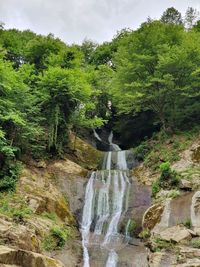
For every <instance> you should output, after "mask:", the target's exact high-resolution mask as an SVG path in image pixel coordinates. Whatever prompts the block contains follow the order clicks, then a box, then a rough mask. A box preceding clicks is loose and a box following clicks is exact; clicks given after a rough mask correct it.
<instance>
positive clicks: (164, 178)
mask: <svg viewBox="0 0 200 267" xmlns="http://www.w3.org/2000/svg"><path fill="white" fill-rule="evenodd" d="M160 170H161V175H160V178H159V185H160V187H162V188H164V189H172V188H174V187H177V186H178V185H179V182H180V178H179V176H178V174H177V173H176V172H175V171H172V170H171V168H170V163H169V162H165V163H162V164H161V165H160Z"/></svg>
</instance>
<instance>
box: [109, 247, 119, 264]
mask: <svg viewBox="0 0 200 267" xmlns="http://www.w3.org/2000/svg"><path fill="white" fill-rule="evenodd" d="M117 262H118V255H117V253H116V252H115V251H114V250H111V251H110V252H109V255H108V260H107V262H106V267H115V266H116V264H117Z"/></svg>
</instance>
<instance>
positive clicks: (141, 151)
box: [133, 141, 149, 161]
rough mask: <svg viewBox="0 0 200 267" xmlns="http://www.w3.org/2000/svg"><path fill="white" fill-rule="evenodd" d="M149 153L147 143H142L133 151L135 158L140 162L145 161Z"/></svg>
mask: <svg viewBox="0 0 200 267" xmlns="http://www.w3.org/2000/svg"><path fill="white" fill-rule="evenodd" d="M148 152H149V146H148V142H147V141H144V142H142V143H141V144H140V145H139V146H137V147H136V148H134V149H133V153H134V156H135V158H136V159H137V160H139V161H143V160H144V158H145V156H146V154H147V153H148Z"/></svg>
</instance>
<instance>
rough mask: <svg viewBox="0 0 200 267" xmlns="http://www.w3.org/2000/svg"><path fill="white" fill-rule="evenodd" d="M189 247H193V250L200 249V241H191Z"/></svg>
mask: <svg viewBox="0 0 200 267" xmlns="http://www.w3.org/2000/svg"><path fill="white" fill-rule="evenodd" d="M190 245H191V246H192V247H193V248H200V239H192V240H191V241H190Z"/></svg>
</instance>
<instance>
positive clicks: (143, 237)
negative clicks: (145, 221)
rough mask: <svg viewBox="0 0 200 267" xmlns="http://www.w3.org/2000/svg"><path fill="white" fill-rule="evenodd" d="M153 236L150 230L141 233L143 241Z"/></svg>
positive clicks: (140, 236)
mask: <svg viewBox="0 0 200 267" xmlns="http://www.w3.org/2000/svg"><path fill="white" fill-rule="evenodd" d="M150 236H151V232H150V230H149V229H143V230H142V231H141V232H140V233H139V238H141V239H147V238H149V237H150Z"/></svg>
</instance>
